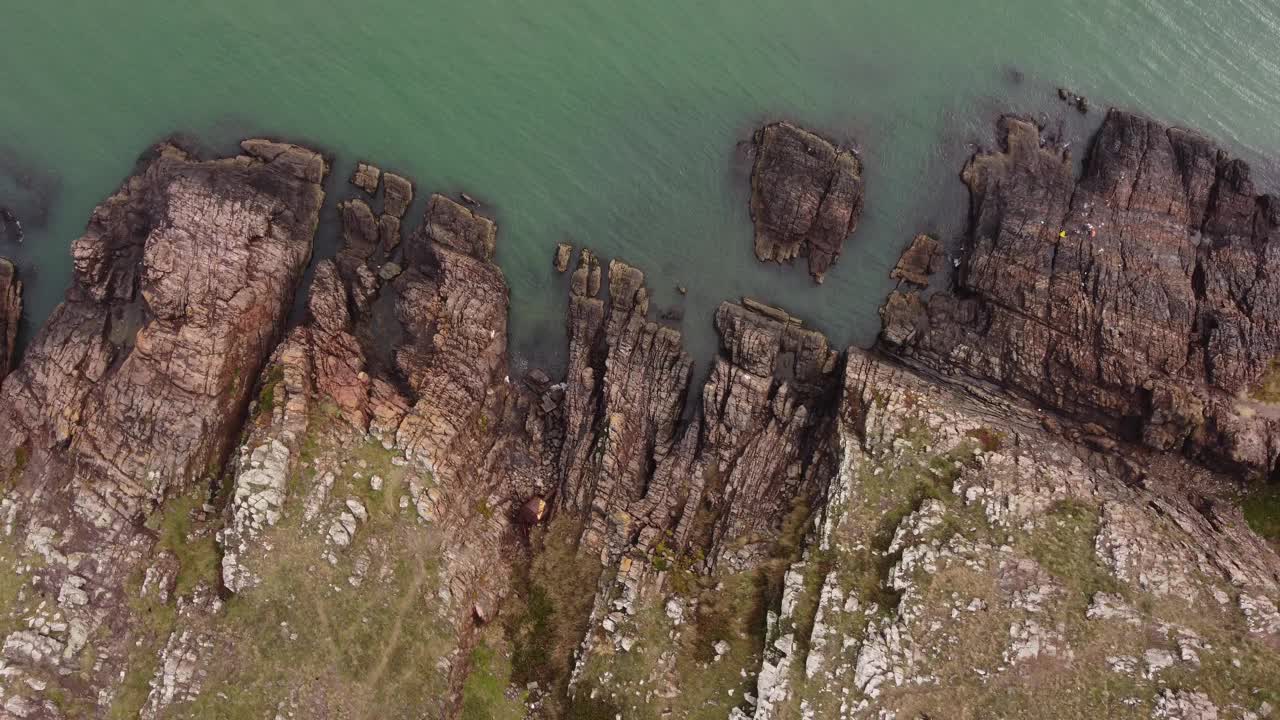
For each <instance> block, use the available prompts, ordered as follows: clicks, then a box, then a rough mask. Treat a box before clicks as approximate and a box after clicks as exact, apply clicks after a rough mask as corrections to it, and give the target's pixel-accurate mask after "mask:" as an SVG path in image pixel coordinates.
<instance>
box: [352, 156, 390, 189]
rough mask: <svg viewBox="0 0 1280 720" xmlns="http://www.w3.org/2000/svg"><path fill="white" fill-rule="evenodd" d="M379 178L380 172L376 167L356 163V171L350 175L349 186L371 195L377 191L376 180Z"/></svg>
mask: <svg viewBox="0 0 1280 720" xmlns="http://www.w3.org/2000/svg"><path fill="white" fill-rule="evenodd" d="M381 176H382V171H381V170H379V169H378V167H377V166H376V165H370V164H369V163H357V164H356V171H355V172H354V173H352V175H351V184H352V185H355V186H356V187H358V188H360V189H361V190H364V191H365V192H367V193H369V194H370V195H372V194H374V193H376V192H377V191H378V178H379V177H381Z"/></svg>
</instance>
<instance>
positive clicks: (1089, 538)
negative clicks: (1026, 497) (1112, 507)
mask: <svg viewBox="0 0 1280 720" xmlns="http://www.w3.org/2000/svg"><path fill="white" fill-rule="evenodd" d="M1098 526H1099V520H1098V508H1097V507H1095V506H1093V505H1090V504H1088V503H1084V502H1081V501H1079V500H1060V501H1058V502H1055V503H1054V504H1053V505H1051V506H1050V507H1049V509H1048V511H1047V512H1046V513H1045V515H1044V527H1043V528H1039V529H1037V530H1035V531H1033V532H1032V533H1031V534H1030V536H1029V537H1027V538H1025V539H1024V541H1023V543H1020V545H1023V544H1025V545H1026V547H1027V549H1028V552H1029V554H1030V555H1031V557H1033V558H1035V560H1036V562H1038V563H1040V566H1041V567H1043V568H1044V569H1045V570H1047V571H1048V572H1049V573H1050V574H1051V575H1053V576H1054V578H1055V579H1056V580H1057V581H1058V582H1060V583H1062V585H1063V586H1064V587H1066V588H1067V589H1068V590H1069V591H1070V592H1071V593H1072V595H1074V597H1073V598H1069V601H1071V602H1069V606H1070V607H1071V609H1072V611H1079V612H1084V608H1085V607H1087V606H1088V604H1089V601H1090V600H1091V599H1092V598H1093V596H1094V594H1095V593H1098V592H1110V593H1116V592H1122V591H1123V590H1124V588H1123V587H1122V586H1121V585H1120V583H1119V582H1118V581H1117V580H1116V579H1115V578H1114V577H1113V576H1112V575H1111V573H1110V572H1109V571H1108V570H1107V569H1106V568H1105V567H1103V566H1102V564H1101V563H1100V562H1099V561H1098V557H1097V554H1096V553H1095V552H1094V538H1095V537H1096V536H1097V534H1098Z"/></svg>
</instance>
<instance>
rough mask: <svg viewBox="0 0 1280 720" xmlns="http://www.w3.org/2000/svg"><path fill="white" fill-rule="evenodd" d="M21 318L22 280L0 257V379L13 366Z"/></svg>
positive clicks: (16, 271)
mask: <svg viewBox="0 0 1280 720" xmlns="http://www.w3.org/2000/svg"><path fill="white" fill-rule="evenodd" d="M21 320H22V281H21V280H19V279H18V269H17V268H15V267H14V266H13V263H11V262H9V261H8V260H7V259H5V258H0V380H4V376H5V375H8V374H9V370H10V369H11V368H12V367H13V352H14V350H15V349H16V347H17V343H18V323H19V322H20V321H21Z"/></svg>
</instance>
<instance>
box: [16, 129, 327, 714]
mask: <svg viewBox="0 0 1280 720" xmlns="http://www.w3.org/2000/svg"><path fill="white" fill-rule="evenodd" d="M243 147H244V150H245V151H246V153H248V154H247V155H244V156H240V157H235V158H228V159H224V160H214V161H209V162H199V161H197V160H196V159H194V158H192V157H190V156H189V155H188V154H187V153H185V152H184V151H182V150H181V149H179V148H178V147H176V146H174V145H169V144H165V145H161V146H159V147H157V148H156V149H155V150H154V151H153V152H151V153H150V154H149V156H148V157H147V158H146V159H145V161H144V163H143V164H142V165H141V166H140V168H141V169H140V170H139V172H138V174H137V175H135V176H134V177H132V178H130V179H129V180H127V181H126V182H125V183H124V184H123V185H122V186H121V187H120V189H119V190H118V191H117V192H116V193H115V194H114V195H112V196H111V197H110V198H108V199H107V200H106V201H105V202H103V203H102V204H101V205H99V206H98V207H97V208H96V209H95V210H94V212H93V215H92V217H91V219H90V221H89V225H88V227H87V229H86V230H85V234H84V235H83V236H82V237H80V238H79V239H78V240H76V241H75V243H74V245H73V247H72V255H73V257H74V260H75V272H74V278H73V282H72V285H71V288H70V289H69V290H68V291H67V295H66V299H65V300H64V301H63V303H62V304H61V305H59V306H58V308H57V309H55V310H54V312H53V314H52V316H51V317H50V318H49V320H48V322H47V323H46V324H45V326H44V327H43V328H42V329H41V330H40V332H39V333H37V334H36V336H35V338H34V339H33V340H32V342H31V345H30V348H29V350H28V351H27V352H26V354H25V356H24V358H23V361H22V363H21V364H20V365H19V366H18V367H17V368H16V369H15V370H14V371H13V373H12V374H10V376H9V377H8V378H6V379H5V381H4V383H3V385H2V386H0V476H4V477H7V478H10V480H11V481H12V482H13V483H14V486H13V490H11V491H10V492H9V493H8V495H7V496H6V497H7V500H6V502H12V503H13V504H12V506H10V511H11V513H13V514H11V515H10V518H11V521H12V522H13V524H12V525H11V527H14V528H16V529H17V530H18V533H17V534H19V535H20V536H21V539H20V540H18V542H17V546H18V547H25V548H27V549H29V550H33V551H34V552H37V553H39V554H40V555H41V556H42V558H43V560H42V564H43V569H42V571H41V573H40V576H39V577H38V578H33V579H32V582H33V583H34V585H35V590H37V591H39V593H41V594H42V595H44V596H46V597H60V596H61V597H62V598H63V599H64V600H66V602H64V603H63V612H64V613H65V618H66V620H67V622H68V623H71V624H73V626H76V627H79V628H81V629H82V630H83V631H84V635H82V636H80V640H78V641H77V643H78V645H79V646H78V647H75V646H73V645H71V644H69V645H68V646H67V647H68V650H67V651H66V652H65V653H64V654H63V655H61V656H58V657H56V658H46V659H45V661H46V662H48V663H50V664H51V665H52V666H56V665H57V664H58V663H60V662H66V663H68V664H69V665H70V666H71V667H75V668H79V667H80V660H79V659H78V658H77V657H76V654H77V653H79V652H81V651H82V650H83V646H84V639H85V638H89V639H91V641H92V642H93V643H95V649H94V652H95V653H96V657H97V658H98V659H99V662H98V664H96V665H94V666H93V670H92V672H87V673H77V674H75V675H74V676H72V677H74V678H75V679H74V683H73V684H72V685H67V686H64V687H63V688H62V690H63V691H64V693H65V694H66V695H68V696H74V697H76V698H78V699H84V700H87V701H88V702H89V703H90V706H92V703H93V702H96V699H97V691H98V689H104V690H106V689H108V688H111V687H114V684H115V682H116V681H118V679H119V669H120V663H121V662H122V661H123V660H124V659H125V658H126V657H127V656H128V648H129V647H131V646H130V644H129V643H130V639H131V638H130V633H129V631H128V628H129V625H130V623H131V622H132V620H131V614H130V612H129V609H128V608H129V607H130V606H129V605H127V604H126V603H125V602H124V600H125V597H124V595H123V593H124V592H125V582H126V580H127V579H128V578H129V577H130V576H131V574H132V573H134V572H135V571H137V570H139V568H140V564H141V563H142V562H143V561H144V560H149V559H150V552H151V548H152V546H153V544H154V542H155V534H154V533H153V532H151V531H150V530H147V529H146V528H145V527H144V526H143V519H144V518H145V517H146V515H147V514H148V513H149V512H151V511H152V510H154V509H155V508H156V507H157V506H159V505H161V504H163V503H164V502H165V500H166V499H169V498H171V497H173V496H174V495H175V494H177V493H179V492H185V491H187V490H189V489H191V488H193V486H194V485H195V484H196V483H197V482H199V481H201V480H203V481H205V482H208V481H209V480H210V478H211V477H212V476H213V475H214V474H216V472H217V470H218V468H220V467H221V465H222V462H223V459H224V458H225V457H226V454H227V452H228V451H229V449H230V447H231V444H232V442H233V441H234V439H235V438H236V436H237V434H238V432H239V429H240V422H241V420H242V418H243V416H244V412H245V409H246V406H247V404H248V402H249V394H250V392H251V388H252V385H253V378H254V377H256V375H257V373H258V371H259V369H260V368H261V367H262V364H263V362H264V361H265V360H266V358H267V356H268V354H269V353H270V352H271V350H272V348H273V347H274V345H275V343H276V341H277V339H278V336H279V333H280V331H281V330H282V327H283V323H284V320H285V317H286V314H287V312H288V308H289V306H290V304H291V302H292V299H293V295H294V292H295V290H296V288H297V285H298V282H299V280H300V279H301V277H302V272H303V269H304V268H305V267H306V265H307V262H308V260H309V258H310V256H311V243H312V237H313V235H314V233H315V229H316V224H317V221H318V217H319V210H320V205H321V202H322V200H323V197H324V193H323V191H322V190H321V188H320V185H319V182H320V180H321V179H322V177H323V174H324V172H325V163H324V160H323V158H321V157H320V156H319V155H318V154H316V153H314V152H312V151H310V150H306V149H304V148H300V147H296V146H292V145H284V144H281V143H273V142H268V141H248V142H246V143H244V145H243ZM68 587H70V588H73V589H75V590H76V592H72V591H70V590H67V589H66V588H68ZM104 622H107V623H109V624H110V626H111V629H110V630H109V631H105V632H102V633H98V629H99V627H100V626H102V625H103V623H104ZM69 642H70V641H69ZM84 651H85V652H89V651H87V650H84ZM46 670H48V668H46ZM64 674H65V673H64ZM46 675H47V676H49V677H58V676H59V675H58V674H57V673H55V672H47V673H46Z"/></svg>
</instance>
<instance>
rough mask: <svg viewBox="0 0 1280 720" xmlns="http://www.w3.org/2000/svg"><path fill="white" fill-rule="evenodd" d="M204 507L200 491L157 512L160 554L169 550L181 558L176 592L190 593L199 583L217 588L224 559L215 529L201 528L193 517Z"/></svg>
mask: <svg viewBox="0 0 1280 720" xmlns="http://www.w3.org/2000/svg"><path fill="white" fill-rule="evenodd" d="M203 504H204V498H203V496H202V494H201V491H200V490H194V491H191V492H188V493H187V494H186V495H182V496H180V497H178V498H176V499H174V500H173V501H171V502H169V503H168V504H167V506H166V507H164V508H162V509H161V510H159V511H157V512H158V514H159V522H158V525H159V528H158V531H159V533H160V540H159V542H158V543H156V547H157V549H158V550H168V551H169V552H171V553H173V554H174V555H175V556H176V557H177V558H178V577H177V581H176V592H177V593H178V594H179V595H185V594H187V593H190V592H191V591H192V590H194V589H195V588H196V586H197V585H199V584H200V583H202V582H203V583H206V584H208V585H209V586H210V587H211V588H215V589H216V588H217V587H218V582H219V577H220V573H221V563H222V555H221V552H220V551H219V549H218V542H217V540H216V538H215V530H216V528H213V527H210V526H208V525H204V526H200V527H198V526H197V525H196V523H195V521H194V519H193V518H192V516H193V514H194V513H195V511H196V510H197V509H199V508H200V507H201V506H202V505H203Z"/></svg>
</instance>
